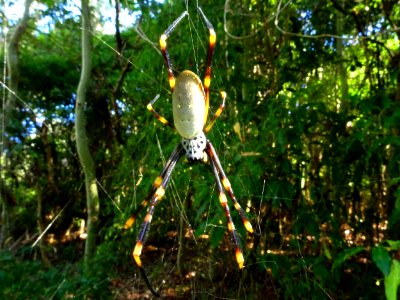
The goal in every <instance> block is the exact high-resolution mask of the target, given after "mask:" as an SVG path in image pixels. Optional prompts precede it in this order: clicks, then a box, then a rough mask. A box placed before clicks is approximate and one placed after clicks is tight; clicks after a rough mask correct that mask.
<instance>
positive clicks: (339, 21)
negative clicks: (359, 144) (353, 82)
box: [336, 0, 349, 113]
mask: <svg viewBox="0 0 400 300" xmlns="http://www.w3.org/2000/svg"><path fill="white" fill-rule="evenodd" d="M340 5H341V6H342V7H344V0H341V2H340ZM343 24H344V20H343V14H342V13H341V12H339V11H337V12H336V34H337V35H339V36H340V35H342V33H343ZM343 49H344V47H343V40H342V39H338V38H337V39H336V53H337V56H338V59H339V63H338V65H337V66H338V73H339V78H340V111H342V112H344V113H346V112H347V111H348V109H349V107H348V98H349V85H348V82H347V71H346V66H345V63H344V62H345V57H344V50H343Z"/></svg>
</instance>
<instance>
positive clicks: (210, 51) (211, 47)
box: [197, 7, 217, 124]
mask: <svg viewBox="0 0 400 300" xmlns="http://www.w3.org/2000/svg"><path fill="white" fill-rule="evenodd" d="M197 10H198V12H199V15H200V16H201V18H202V19H203V21H204V23H205V24H206V26H207V28H208V31H209V33H210V37H209V41H208V43H209V44H208V52H207V65H206V73H205V75H204V93H205V95H206V102H205V106H206V113H205V115H204V124H205V123H206V122H207V115H208V108H209V106H210V85H211V62H212V58H213V55H214V49H215V43H216V41H217V35H216V33H215V30H214V27H213V25H212V24H211V22H210V21H209V20H208V19H207V17H206V15H205V14H204V12H203V10H202V9H201V8H200V7H197Z"/></svg>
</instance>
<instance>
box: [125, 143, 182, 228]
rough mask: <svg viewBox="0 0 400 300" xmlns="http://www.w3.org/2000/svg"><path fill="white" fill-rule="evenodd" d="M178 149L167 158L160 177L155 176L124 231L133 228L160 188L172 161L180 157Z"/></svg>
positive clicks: (126, 223)
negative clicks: (144, 197)
mask: <svg viewBox="0 0 400 300" xmlns="http://www.w3.org/2000/svg"><path fill="white" fill-rule="evenodd" d="M179 147H180V145H178V146H177V147H176V148H175V150H174V151H173V152H172V154H171V156H170V157H169V158H168V161H167V163H166V164H165V167H164V169H163V170H162V172H161V173H160V175H159V176H157V178H156V180H154V182H153V185H152V187H151V189H150V191H149V193H148V195H147V197H146V199H144V200H143V201H142V203H140V205H139V206H138V208H137V209H136V210H135V212H134V213H133V214H132V215H131V216H130V217H129V219H128V220H127V221H126V222H125V225H124V229H129V228H131V227H132V226H133V224H135V221H136V218H137V216H138V215H139V214H140V212H141V211H142V209H144V208H145V207H146V206H147V204H148V203H149V200H150V199H151V197H152V196H153V195H154V193H155V192H156V190H157V189H158V188H159V187H160V186H161V183H162V180H163V178H164V177H165V174H166V173H167V171H168V170H169V168H170V165H171V163H172V162H173V161H177V160H178V159H179V157H178V156H179V155H180V153H179V151H177V150H178V148H179Z"/></svg>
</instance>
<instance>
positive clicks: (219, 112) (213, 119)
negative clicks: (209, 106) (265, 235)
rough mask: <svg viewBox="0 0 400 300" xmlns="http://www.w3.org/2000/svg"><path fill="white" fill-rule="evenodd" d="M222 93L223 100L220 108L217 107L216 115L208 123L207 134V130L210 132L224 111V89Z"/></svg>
mask: <svg viewBox="0 0 400 300" xmlns="http://www.w3.org/2000/svg"><path fill="white" fill-rule="evenodd" d="M220 94H221V98H222V102H221V104H220V106H219V108H218V109H217V111H216V112H215V114H214V117H213V118H212V119H211V121H210V123H208V125H207V127H206V128H204V133H205V134H207V132H209V131H210V130H211V128H212V127H213V125H214V123H215V121H216V120H217V119H218V118H219V116H220V115H221V113H222V111H223V110H224V107H225V99H226V93H225V92H224V91H221V92H220Z"/></svg>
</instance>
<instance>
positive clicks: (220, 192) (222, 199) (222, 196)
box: [206, 143, 244, 269]
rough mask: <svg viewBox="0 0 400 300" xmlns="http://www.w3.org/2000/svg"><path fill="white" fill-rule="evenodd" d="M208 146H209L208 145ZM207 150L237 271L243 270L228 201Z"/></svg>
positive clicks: (242, 259)
mask: <svg viewBox="0 0 400 300" xmlns="http://www.w3.org/2000/svg"><path fill="white" fill-rule="evenodd" d="M208 144H210V143H208ZM207 148H208V149H207ZM207 148H206V152H207V154H208V155H209V156H210V161H211V167H212V170H213V172H214V177H215V182H216V183H217V188H218V197H219V202H220V204H221V206H222V208H223V209H224V212H225V216H226V219H227V220H228V230H229V233H230V235H231V237H232V240H233V243H234V244H235V256H236V261H237V263H238V265H239V269H243V267H244V257H243V253H242V249H241V248H240V243H239V238H238V236H237V232H236V229H235V225H234V224H233V221H232V216H231V214H230V212H229V206H228V199H227V198H226V194H225V192H224V188H223V187H222V183H221V180H220V179H219V175H218V169H217V166H216V164H215V159H213V155H212V154H211V152H210V151H208V150H209V147H207ZM214 158H215V157H214Z"/></svg>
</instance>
